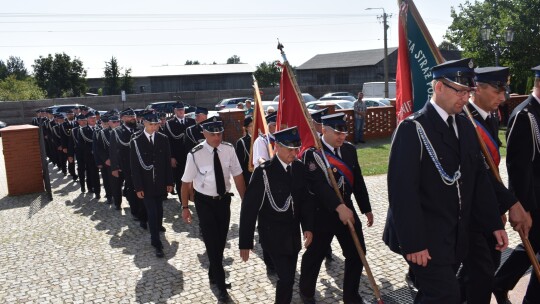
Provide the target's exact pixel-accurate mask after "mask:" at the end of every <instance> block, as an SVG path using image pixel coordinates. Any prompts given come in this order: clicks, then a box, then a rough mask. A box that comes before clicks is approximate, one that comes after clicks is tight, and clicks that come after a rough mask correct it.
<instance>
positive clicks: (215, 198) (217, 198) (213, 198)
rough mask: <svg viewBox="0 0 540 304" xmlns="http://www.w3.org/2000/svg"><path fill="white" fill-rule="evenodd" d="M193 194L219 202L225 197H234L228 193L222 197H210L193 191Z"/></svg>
mask: <svg viewBox="0 0 540 304" xmlns="http://www.w3.org/2000/svg"><path fill="white" fill-rule="evenodd" d="M195 194H197V195H200V196H201V197H202V198H206V199H211V200H220V199H224V198H227V197H232V196H234V194H233V193H230V192H227V193H225V194H223V195H218V196H211V195H206V194H202V193H200V192H199V191H195Z"/></svg>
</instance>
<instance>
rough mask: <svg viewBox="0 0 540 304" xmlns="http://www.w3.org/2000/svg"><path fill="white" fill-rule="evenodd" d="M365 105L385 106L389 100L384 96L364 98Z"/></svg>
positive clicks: (388, 104)
mask: <svg viewBox="0 0 540 304" xmlns="http://www.w3.org/2000/svg"><path fill="white" fill-rule="evenodd" d="M364 102H365V103H366V107H368V108H370V107H387V106H390V105H391V104H390V100H388V99H385V98H368V99H364Z"/></svg>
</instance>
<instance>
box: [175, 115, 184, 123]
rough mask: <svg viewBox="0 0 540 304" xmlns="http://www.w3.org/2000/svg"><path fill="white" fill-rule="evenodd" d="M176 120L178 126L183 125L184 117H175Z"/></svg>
mask: <svg viewBox="0 0 540 304" xmlns="http://www.w3.org/2000/svg"><path fill="white" fill-rule="evenodd" d="M176 119H178V122H179V123H180V124H184V120H185V118H184V117H182V118H180V117H178V116H176Z"/></svg>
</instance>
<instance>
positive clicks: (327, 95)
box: [322, 92, 356, 99]
mask: <svg viewBox="0 0 540 304" xmlns="http://www.w3.org/2000/svg"><path fill="white" fill-rule="evenodd" d="M322 97H352V98H354V99H356V96H354V94H352V93H349V92H330V93H326V94H324V95H323V96H322Z"/></svg>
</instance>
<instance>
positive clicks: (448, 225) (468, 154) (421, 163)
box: [383, 101, 503, 265]
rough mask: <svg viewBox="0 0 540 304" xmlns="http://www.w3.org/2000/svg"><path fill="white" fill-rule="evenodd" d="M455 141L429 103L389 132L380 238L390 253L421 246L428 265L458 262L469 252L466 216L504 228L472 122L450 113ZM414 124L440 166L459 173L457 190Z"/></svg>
mask: <svg viewBox="0 0 540 304" xmlns="http://www.w3.org/2000/svg"><path fill="white" fill-rule="evenodd" d="M455 119H456V124H457V127H458V134H459V142H458V140H457V138H456V137H455V135H452V133H450V132H451V130H450V129H449V128H448V125H447V124H446V122H445V121H443V119H442V118H441V116H440V115H439V114H438V113H437V111H436V110H435V108H434V107H433V105H432V104H431V103H430V102H429V101H428V102H427V103H426V106H425V107H424V108H423V109H422V110H420V111H419V112H417V113H414V114H413V115H412V116H411V117H409V118H407V119H406V120H404V121H403V122H402V123H401V124H400V125H399V126H398V128H397V130H396V133H395V134H394V138H393V142H392V148H391V154H390V161H389V168H388V198H389V203H390V204H389V209H388V216H387V221H386V226H385V229H384V235H383V240H384V241H385V243H386V244H387V245H388V246H389V247H390V249H392V250H393V251H395V252H398V253H401V254H404V255H405V254H409V253H415V252H419V251H421V250H424V249H428V250H429V254H430V255H431V257H432V260H431V261H430V263H435V264H440V265H448V264H456V263H459V262H460V261H461V260H462V259H463V258H464V257H465V256H466V254H467V251H468V231H469V226H470V222H471V214H478V215H480V214H481V215H482V216H478V217H476V220H477V221H478V223H477V224H478V225H479V226H480V227H482V229H483V230H485V231H486V232H492V231H495V230H499V229H503V226H502V221H501V218H500V215H499V211H498V209H497V205H496V202H497V201H496V198H495V195H494V192H493V186H492V185H491V183H490V181H489V178H488V176H487V174H486V169H485V163H484V160H483V158H482V156H481V152H480V148H479V145H478V141H477V139H476V134H475V131H474V128H473V126H472V124H471V123H470V122H469V121H467V119H466V118H465V117H463V116H460V115H455ZM413 120H415V121H417V122H419V123H420V124H421V125H422V126H423V128H424V130H425V132H426V135H427V137H428V138H429V140H430V142H431V144H432V145H433V147H434V149H435V151H436V153H437V158H438V160H439V162H440V163H441V165H442V168H443V169H444V170H445V171H446V172H447V173H448V174H449V175H450V176H453V175H454V172H456V171H457V170H458V169H459V170H460V171H461V178H460V179H459V181H458V182H459V189H460V195H461V205H460V201H459V198H458V189H457V187H456V185H455V184H453V185H447V184H445V183H444V182H443V181H442V179H441V176H440V174H439V172H438V171H437V168H436V167H435V165H434V162H433V161H432V159H431V157H430V155H429V154H428V152H427V151H426V148H425V146H424V145H423V144H422V143H421V142H420V139H419V135H418V132H417V128H416V125H415V123H414V121H413Z"/></svg>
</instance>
